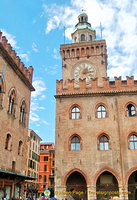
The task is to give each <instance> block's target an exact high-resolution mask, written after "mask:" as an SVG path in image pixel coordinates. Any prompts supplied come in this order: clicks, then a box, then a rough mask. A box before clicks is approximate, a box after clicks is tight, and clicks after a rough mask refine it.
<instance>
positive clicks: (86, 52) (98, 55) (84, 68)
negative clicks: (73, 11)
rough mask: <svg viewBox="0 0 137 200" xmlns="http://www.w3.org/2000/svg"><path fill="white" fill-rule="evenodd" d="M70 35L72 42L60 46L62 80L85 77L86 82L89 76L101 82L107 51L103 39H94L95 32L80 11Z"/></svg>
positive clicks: (76, 81) (77, 79)
mask: <svg viewBox="0 0 137 200" xmlns="http://www.w3.org/2000/svg"><path fill="white" fill-rule="evenodd" d="M75 28H76V29H75V31H74V32H73V33H72V34H71V35H72V41H73V43H72V44H64V45H61V46H60V53H61V56H62V73H63V74H62V77H63V82H64V84H65V82H66V81H67V80H68V79H74V80H75V83H78V82H79V79H82V80H83V79H86V82H87V84H88V83H89V82H90V79H91V78H97V79H98V83H99V84H100V85H101V84H102V77H106V76H107V74H106V68H107V52H106V42H105V40H95V39H96V32H95V30H94V29H93V28H92V27H91V24H90V23H89V22H88V16H87V14H86V13H84V12H82V13H81V14H80V15H79V16H78V23H77V24H76V26H75Z"/></svg>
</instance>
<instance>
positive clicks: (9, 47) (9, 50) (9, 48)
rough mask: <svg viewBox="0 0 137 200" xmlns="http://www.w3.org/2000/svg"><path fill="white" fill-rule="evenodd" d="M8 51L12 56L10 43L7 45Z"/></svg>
mask: <svg viewBox="0 0 137 200" xmlns="http://www.w3.org/2000/svg"><path fill="white" fill-rule="evenodd" d="M6 50H7V52H8V54H9V55H10V54H11V51H12V47H11V45H10V43H8V44H7V47H6Z"/></svg>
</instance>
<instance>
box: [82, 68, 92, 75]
mask: <svg viewBox="0 0 137 200" xmlns="http://www.w3.org/2000/svg"><path fill="white" fill-rule="evenodd" d="M88 73H91V71H89V70H88V68H85V69H83V71H82V74H88Z"/></svg>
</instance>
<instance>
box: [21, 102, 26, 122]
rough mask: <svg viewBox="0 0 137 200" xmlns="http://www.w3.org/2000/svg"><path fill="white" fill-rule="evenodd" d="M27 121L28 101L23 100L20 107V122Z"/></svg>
mask: <svg viewBox="0 0 137 200" xmlns="http://www.w3.org/2000/svg"><path fill="white" fill-rule="evenodd" d="M25 121H26V103H25V101H23V102H22V104H21V107H20V123H22V124H24V125H25Z"/></svg>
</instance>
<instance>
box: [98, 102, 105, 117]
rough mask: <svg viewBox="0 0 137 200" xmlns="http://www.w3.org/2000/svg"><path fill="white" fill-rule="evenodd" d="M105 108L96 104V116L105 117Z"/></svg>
mask: <svg viewBox="0 0 137 200" xmlns="http://www.w3.org/2000/svg"><path fill="white" fill-rule="evenodd" d="M106 116H107V114H106V108H105V106H103V105H100V106H98V108H97V118H106Z"/></svg>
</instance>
